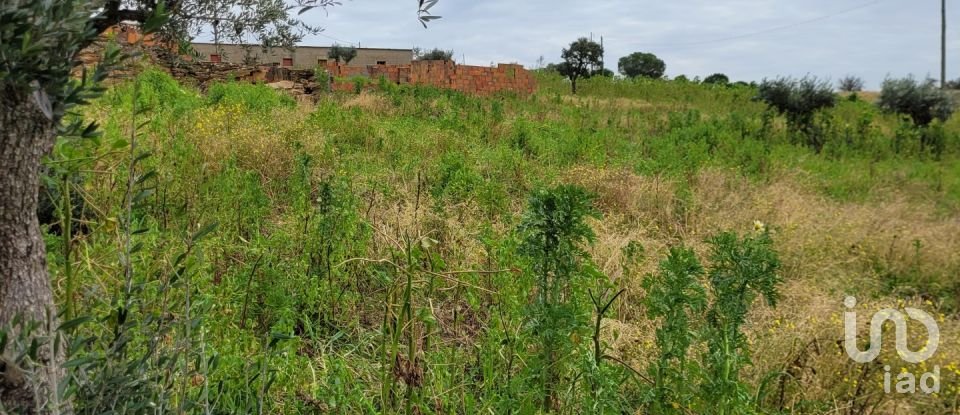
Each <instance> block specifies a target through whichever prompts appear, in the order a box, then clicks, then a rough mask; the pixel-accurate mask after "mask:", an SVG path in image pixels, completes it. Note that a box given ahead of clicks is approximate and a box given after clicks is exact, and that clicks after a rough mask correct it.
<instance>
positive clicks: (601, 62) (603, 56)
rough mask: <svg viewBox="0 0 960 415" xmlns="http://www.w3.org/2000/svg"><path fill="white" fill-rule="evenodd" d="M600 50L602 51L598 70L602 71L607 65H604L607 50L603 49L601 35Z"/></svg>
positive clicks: (601, 37) (601, 36)
mask: <svg viewBox="0 0 960 415" xmlns="http://www.w3.org/2000/svg"><path fill="white" fill-rule="evenodd" d="M600 50H602V51H603V53H601V54H600V70H601V71H602V70H604V69H606V68H607V65H606V64H607V50H606V49H604V48H603V35H600Z"/></svg>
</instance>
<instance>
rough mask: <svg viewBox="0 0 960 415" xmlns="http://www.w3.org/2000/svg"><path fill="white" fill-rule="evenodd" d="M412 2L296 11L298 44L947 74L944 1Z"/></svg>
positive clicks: (870, 80) (752, 68)
mask: <svg viewBox="0 0 960 415" xmlns="http://www.w3.org/2000/svg"><path fill="white" fill-rule="evenodd" d="M951 2H952V0H951V1H948V5H947V6H948V15H947V21H948V32H947V39H948V41H947V47H948V49H947V56H948V61H947V77H948V78H949V79H955V78H960V4H955V5H952V4H949V3H951ZM416 9H417V2H416V1H415V0H343V4H342V5H341V6H336V7H332V8H329V9H327V10H326V12H324V11H323V10H316V9H315V10H311V11H309V12H307V13H306V14H304V15H302V16H301V17H302V18H304V19H305V20H306V21H307V22H309V23H311V24H314V25H318V26H321V27H323V28H324V29H325V30H324V32H323V33H322V34H321V35H317V36H309V37H307V38H306V39H304V41H303V42H302V44H306V45H321V46H322V45H329V44H331V43H334V42H337V41H339V43H341V44H347V43H353V44H357V43H359V44H360V46H362V47H390V48H411V47H414V46H419V47H422V48H434V47H439V48H442V49H447V50H448V49H452V50H454V51H455V55H456V56H455V58H456V60H457V62H459V63H466V64H469V65H489V64H490V63H492V62H497V63H500V62H502V63H510V62H517V63H521V64H523V65H525V66H527V67H536V66H537V64H538V60H539V58H540V57H541V56H542V57H543V59H544V60H545V62H547V63H549V62H556V61H559V60H560V52H561V49H563V48H564V47H566V46H568V45H569V44H570V42H572V41H574V40H575V39H576V38H578V37H590V35H591V33H592V34H593V39H594V40H596V41H599V40H600V37H601V36H602V37H603V42H604V47H605V50H606V55H605V61H606V66H607V67H608V68H610V69H612V70H614V71H616V69H617V61H618V60H619V59H620V57H622V56H624V55H628V54H630V53H632V52H637V51H642V52H652V53H654V54H656V55H657V56H659V57H660V58H661V59H663V60H664V61H665V62H666V64H667V76H669V77H675V76H677V75H680V74H684V75H687V76H688V77H691V78H692V77H694V76H699V77H701V78H703V77H705V76H708V75H710V74H712V73H716V72H722V73H725V74H727V75H728V76H730V78H731V79H732V80H735V81H737V80H744V81H760V80H762V79H764V78H771V77H776V76H781V75H790V76H803V75H806V74H811V75H816V76H820V77H827V78H830V79H832V80H837V79H839V78H841V77H843V76H846V75H855V76H859V77H861V78H863V79H864V80H865V81H866V83H867V88H868V89H876V88H878V87H879V85H880V83H881V82H882V80H883V79H884V78H886V77H888V76H889V77H902V76H907V75H910V74H913V75H915V76H917V77H926V76H928V75H929V76H934V77H937V78H939V72H940V1H939V0H879V1H876V0H874V1H870V0H802V1H801V0H667V1H664V0H659V1H655V0H594V1H583V0H581V1H574V0H520V1H516V0H440V2H439V3H438V4H437V5H436V6H435V7H434V8H433V9H432V10H431V12H433V14H436V15H441V16H442V17H443V18H442V19H440V20H435V21H433V22H432V23H431V24H430V27H429V28H428V29H424V28H423V27H422V26H421V25H420V23H419V22H418V21H417V18H416Z"/></svg>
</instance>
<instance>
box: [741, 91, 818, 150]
mask: <svg viewBox="0 0 960 415" xmlns="http://www.w3.org/2000/svg"><path fill="white" fill-rule="evenodd" d="M757 95H758V98H760V100H762V101H763V102H765V103H766V104H767V105H768V106H770V107H771V108H774V109H776V110H777V111H778V112H779V113H781V114H784V115H786V117H787V125H788V127H789V128H790V129H791V130H792V131H794V132H798V133H801V134H803V135H804V136H805V138H806V144H808V145H809V146H811V147H813V148H814V149H815V150H817V151H820V150H821V149H822V148H823V144H824V142H823V137H822V136H821V135H820V134H815V131H813V126H814V125H813V121H814V116H815V115H816V113H817V111H820V110H821V109H824V108H829V107H832V106H834V104H835V103H836V96H835V95H834V93H833V88H832V87H831V86H830V83H828V82H827V81H824V80H821V79H817V78H815V77H811V76H805V77H803V78H800V79H794V78H789V77H787V78H777V79H773V80H770V79H764V80H763V82H762V83H760V86H759V88H758V90H757Z"/></svg>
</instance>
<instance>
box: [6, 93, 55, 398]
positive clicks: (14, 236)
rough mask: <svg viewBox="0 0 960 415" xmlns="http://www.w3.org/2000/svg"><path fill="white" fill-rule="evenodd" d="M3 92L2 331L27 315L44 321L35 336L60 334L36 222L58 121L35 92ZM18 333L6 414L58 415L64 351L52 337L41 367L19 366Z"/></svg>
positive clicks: (13, 334)
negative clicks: (42, 178) (43, 165)
mask: <svg viewBox="0 0 960 415" xmlns="http://www.w3.org/2000/svg"><path fill="white" fill-rule="evenodd" d="M0 93H2V95H4V98H3V99H2V100H0V329H4V330H10V329H11V328H10V324H11V322H12V321H13V320H14V318H16V317H17V316H21V318H23V319H24V320H25V321H31V320H32V321H36V322H38V323H39V324H40V327H39V328H38V329H37V330H36V331H34V332H33V336H39V337H41V338H44V337H48V336H50V335H51V334H55V333H54V330H55V329H56V325H57V324H58V323H57V317H56V315H57V312H56V305H55V304H54V298H53V291H52V290H51V285H50V277H49V275H48V274H47V264H46V247H45V246H44V242H43V238H42V235H41V233H40V225H39V222H38V221H37V189H38V185H39V180H40V162H41V157H43V156H44V155H45V154H47V153H48V152H49V151H50V150H51V148H52V147H53V143H54V140H55V138H56V123H55V122H54V121H52V120H50V119H49V118H47V116H45V115H44V113H43V112H41V111H40V109H39V108H40V107H39V106H38V104H37V103H35V101H34V99H33V98H32V96H31V95H28V94H24V93H20V92H13V91H10V90H9V89H8V90H6V91H0ZM12 330H13V332H8V336H9V338H10V339H11V341H8V342H7V349H8V350H6V351H5V352H4V355H3V357H2V359H0V402H2V403H3V407H4V408H3V409H4V411H3V412H5V413H59V409H58V408H57V406H58V404H57V402H56V399H57V396H56V395H57V394H56V386H57V384H58V382H59V380H60V379H61V376H62V374H63V369H62V363H63V359H64V355H63V353H62V352H60V353H54V352H53V349H52V347H51V345H50V343H52V341H47V342H45V344H44V345H43V346H42V347H41V348H40V350H39V353H38V360H39V362H36V363H39V364H38V365H30V366H29V367H26V368H21V367H19V366H18V365H17V364H16V362H13V361H12V359H13V357H12V356H13V352H14V351H13V350H10V349H11V348H12V347H11V344H12V343H13V342H12V340H13V339H16V337H17V336H18V335H19V331H18V330H17V328H16V327H14V328H12ZM48 339H49V338H48ZM61 349H62V348H61Z"/></svg>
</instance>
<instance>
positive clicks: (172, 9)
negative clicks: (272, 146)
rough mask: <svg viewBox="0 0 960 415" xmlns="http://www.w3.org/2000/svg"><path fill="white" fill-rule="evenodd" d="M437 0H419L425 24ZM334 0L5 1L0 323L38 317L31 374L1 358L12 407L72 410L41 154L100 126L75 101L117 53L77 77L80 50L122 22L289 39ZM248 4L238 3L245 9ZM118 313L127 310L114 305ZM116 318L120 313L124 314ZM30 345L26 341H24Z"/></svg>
mask: <svg viewBox="0 0 960 415" xmlns="http://www.w3.org/2000/svg"><path fill="white" fill-rule="evenodd" d="M436 2H437V0H419V5H420V9H419V19H420V21H421V23H423V24H424V25H426V23H427V22H429V21H430V20H433V19H436V18H438V17H439V16H431V15H430V14H429V12H428V10H429V8H430V7H432V6H433V5H434V4H435V3H436ZM337 3H338V2H337V1H336V0H298V1H297V2H296V4H295V5H293V6H290V5H288V4H287V3H286V2H282V1H276V0H244V1H236V2H230V1H222V0H159V1H158V0H124V1H120V0H106V1H92V0H48V1H34V0H7V1H3V2H0V95H2V96H3V98H2V99H0V149H2V150H0V329H2V330H5V331H6V335H7V337H6V338H8V339H14V338H17V337H18V336H19V334H20V332H19V331H17V329H16V328H14V327H12V326H13V324H12V323H13V321H14V320H15V319H20V320H22V321H27V322H36V323H38V324H39V326H38V327H37V329H36V330H35V331H33V332H32V334H33V335H34V336H36V337H34V339H35V340H37V341H38V343H37V345H38V349H37V353H36V354H35V356H36V357H37V359H36V364H37V365H39V367H38V368H37V371H36V372H35V374H34V375H31V376H28V377H23V376H20V377H17V378H16V379H15V378H14V377H13V374H15V373H20V372H21V370H20V368H18V367H17V365H18V363H17V361H16V360H15V359H14V356H13V355H12V353H15V351H14V350H12V349H13V347H11V346H10V342H8V343H7V347H6V350H5V351H4V353H5V355H4V356H2V357H0V366H2V368H0V383H2V385H3V386H2V387H0V402H2V404H3V411H9V412H10V413H37V412H39V413H61V412H70V410H69V404H66V405H64V404H61V403H59V402H58V401H57V399H58V396H59V393H58V391H57V389H58V387H59V385H61V384H62V383H61V380H62V378H63V374H64V372H63V368H62V366H63V360H64V353H63V350H64V345H63V344H58V345H56V347H55V345H53V344H51V343H53V341H55V340H51V341H47V340H43V339H51V338H57V337H58V336H54V334H55V333H54V331H55V330H56V329H55V328H56V327H58V326H59V322H58V319H57V315H58V313H57V307H56V304H55V303H54V295H53V291H52V289H51V284H50V279H49V275H48V274H47V265H46V247H45V246H44V241H43V238H42V235H41V232H40V227H39V224H38V220H37V199H38V197H37V196H38V189H39V180H40V167H41V159H42V158H43V157H44V156H45V155H46V154H48V153H49V152H50V150H51V149H52V147H53V145H54V141H55V140H56V138H57V136H58V135H63V136H67V137H70V136H90V135H92V134H93V133H94V131H95V130H96V124H92V123H91V124H81V123H80V122H72V121H71V120H73V119H75V118H76V117H68V115H70V114H72V112H71V110H72V108H74V107H76V106H77V105H82V104H84V103H86V102H87V101H88V100H90V99H93V98H95V97H97V96H98V95H99V94H100V93H102V92H103V88H102V87H101V86H99V85H97V81H100V80H103V79H104V78H105V77H106V76H107V73H108V72H109V70H110V69H111V67H112V64H115V63H116V62H117V60H118V59H117V58H118V57H119V55H120V53H119V51H117V50H115V49H110V48H108V50H107V52H106V53H105V56H104V59H103V63H102V64H101V65H100V66H98V68H97V70H96V71H94V72H93V74H91V75H90V76H89V77H88V79H86V80H84V81H81V80H76V79H72V78H71V76H70V73H71V70H73V69H74V67H75V66H77V65H78V64H79V60H78V55H79V54H80V52H81V50H83V49H84V48H85V47H87V46H89V45H91V44H92V43H93V42H94V41H96V39H97V38H98V36H99V35H100V34H101V33H103V32H105V31H106V30H107V29H108V28H110V27H112V26H114V25H116V24H118V23H120V22H138V23H140V24H141V29H142V31H144V32H145V33H149V32H155V33H158V34H159V35H160V36H161V37H162V38H165V39H167V40H169V41H171V42H178V41H185V40H187V39H189V38H190V37H191V35H192V34H195V33H196V32H197V31H199V30H200V29H199V28H202V27H205V26H207V25H210V26H213V25H217V26H221V27H222V26H226V27H229V29H230V30H228V31H227V32H228V33H231V36H237V37H238V38H244V39H249V38H255V39H257V40H259V41H260V42H261V43H262V44H263V45H264V46H265V47H278V46H283V45H292V44H294V43H295V42H296V41H298V40H299V39H300V38H302V36H303V35H304V34H305V33H308V32H310V31H311V30H316V29H314V28H311V27H310V26H307V25H306V24H304V23H303V21H302V20H300V19H299V18H298V16H299V14H298V12H299V13H302V12H304V11H306V10H307V9H310V8H314V7H325V6H330V5H333V4H337ZM241 6H242V7H241ZM115 312H116V313H118V316H119V314H121V313H125V311H124V310H117V311H115ZM118 316H114V318H120V317H118ZM28 344H29V343H28Z"/></svg>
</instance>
